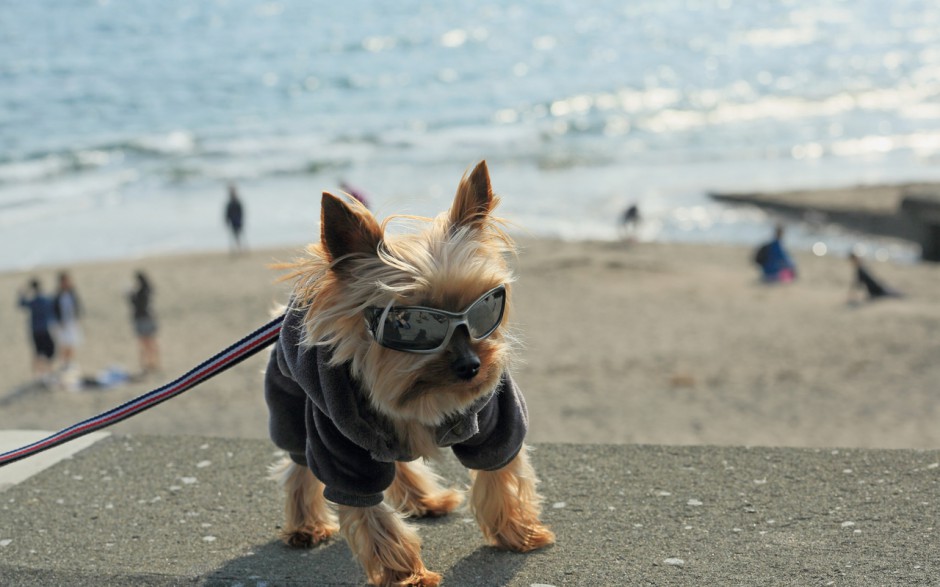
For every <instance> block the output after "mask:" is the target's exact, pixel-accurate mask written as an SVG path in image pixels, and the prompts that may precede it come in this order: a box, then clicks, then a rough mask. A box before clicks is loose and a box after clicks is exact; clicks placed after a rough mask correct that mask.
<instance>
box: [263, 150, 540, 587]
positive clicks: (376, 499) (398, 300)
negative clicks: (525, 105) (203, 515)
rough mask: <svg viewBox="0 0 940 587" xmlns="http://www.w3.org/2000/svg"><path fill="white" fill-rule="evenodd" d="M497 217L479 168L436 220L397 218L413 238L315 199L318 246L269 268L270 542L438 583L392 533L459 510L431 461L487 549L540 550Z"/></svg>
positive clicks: (386, 574) (330, 199) (361, 210)
mask: <svg viewBox="0 0 940 587" xmlns="http://www.w3.org/2000/svg"><path fill="white" fill-rule="evenodd" d="M497 202H498V199H497V198H496V196H494V194H493V191H492V188H491V186H490V177H489V172H488V170H487V167H486V162H485V161H484V162H481V163H479V164H478V165H477V166H476V167H475V168H474V169H473V171H471V172H470V173H469V174H468V175H465V176H464V177H463V178H462V179H461V181H460V184H459V186H458V188H457V194H456V197H455V198H454V202H453V205H452V206H451V209H450V210H449V211H447V212H445V213H442V214H440V215H439V216H438V217H437V218H434V219H419V218H413V217H411V220H412V221H414V222H420V223H422V224H423V225H424V228H423V230H421V231H420V232H416V233H406V234H396V235H389V234H387V232H386V228H387V225H388V222H389V220H386V221H385V222H384V223H382V224H379V223H378V222H377V221H376V219H375V218H374V217H373V216H372V214H371V213H370V212H369V210H368V209H367V208H366V207H365V206H364V205H362V204H361V203H359V202H357V201H356V200H355V199H353V198H341V197H337V196H334V195H332V194H329V193H326V192H324V194H323V200H322V212H321V213H322V216H321V235H320V242H319V243H317V244H311V245H309V246H308V247H307V254H306V255H305V256H304V257H303V258H302V259H299V260H297V261H295V262H293V263H289V264H287V265H285V266H284V267H287V268H289V269H290V270H291V272H290V274H289V275H288V276H287V279H293V280H294V288H293V292H292V295H291V299H290V302H289V305H288V308H287V314H286V318H285V321H284V323H283V327H282V329H281V334H280V338H279V340H278V343H277V346H276V347H275V349H274V351H273V352H272V354H271V359H270V362H269V365H268V369H267V371H266V374H265V398H266V401H267V403H268V407H269V409H270V432H271V438H272V440H273V441H274V443H275V444H276V445H277V446H278V447H279V448H281V449H283V450H284V451H285V452H286V453H287V454H288V456H289V458H286V459H284V461H283V462H282V463H281V464H280V465H278V466H276V470H275V471H274V473H275V474H276V476H277V477H278V478H279V480H280V481H281V483H282V485H283V487H284V489H285V492H286V496H287V500H286V506H285V515H286V522H285V524H284V526H283V529H282V538H283V540H284V542H286V543H287V544H289V545H291V546H301V547H310V546H314V545H316V544H319V543H320V542H322V541H324V540H326V539H328V538H329V537H330V536H332V535H333V534H335V533H336V532H337V531H339V532H340V533H341V534H342V535H343V537H345V539H346V541H347V542H348V543H349V547H350V549H351V550H352V552H353V553H354V555H355V557H356V559H357V560H358V561H359V563H360V564H361V565H362V567H363V569H364V570H365V573H366V575H367V577H368V579H369V581H370V582H371V583H373V584H374V585H383V586H384V585H421V586H428V585H438V584H439V583H440V580H441V576H440V575H439V574H438V573H435V572H432V571H429V570H428V569H427V568H426V567H425V566H424V563H423V562H422V560H421V540H420V538H419V537H418V535H417V533H416V531H415V529H414V528H413V527H412V526H411V525H409V524H408V523H406V522H405V521H404V519H403V518H404V517H405V516H408V517H422V516H442V515H445V514H447V513H449V512H451V511H453V510H454V509H456V508H457V507H458V506H459V505H460V504H461V502H462V501H463V496H462V494H461V492H459V491H457V490H455V489H452V488H446V487H444V486H443V481H442V479H441V478H440V477H439V476H438V475H437V474H435V473H434V472H433V471H432V470H431V468H430V467H429V465H428V464H426V462H425V461H426V460H433V459H434V458H435V457H438V456H440V454H441V449H442V448H447V447H449V448H450V449H451V450H452V451H453V452H454V455H455V456H456V457H457V459H458V460H459V461H460V462H461V463H462V464H463V465H464V466H465V467H467V468H468V469H470V477H471V480H472V481H471V486H470V498H469V505H470V509H471V510H472V512H473V514H474V516H475V517H476V520H477V523H478V524H479V526H480V529H481V530H482V532H483V536H484V537H485V538H486V540H487V541H488V542H489V543H491V544H493V545H495V546H497V547H500V548H504V549H508V550H512V551H517V552H527V551H531V550H534V549H537V548H541V547H543V546H547V545H549V544H552V543H553V542H554V540H555V536H554V534H553V533H552V532H551V530H549V529H548V528H547V527H546V526H545V525H544V524H542V522H541V521H540V520H539V514H540V512H541V502H542V498H541V496H540V495H539V494H538V493H537V492H536V484H537V483H538V480H537V478H536V475H535V471H534V469H533V468H532V465H531V464H530V462H529V458H528V455H527V448H526V445H525V443H524V439H525V434H526V429H527V425H528V416H527V412H526V405H525V400H524V399H523V396H522V394H521V392H520V391H519V389H518V388H517V387H516V385H515V383H514V382H513V379H512V377H511V376H510V374H509V368H510V364H511V358H512V352H513V348H514V346H515V345H514V339H513V337H512V334H511V333H510V332H509V330H508V327H507V326H506V321H507V318H508V314H509V312H508V309H509V298H510V292H511V283H512V281H513V275H512V271H511V270H510V267H509V261H508V257H509V256H510V254H511V253H512V252H513V251H514V245H513V242H512V240H511V239H510V237H509V236H508V235H507V234H506V233H505V232H504V231H503V230H502V228H501V224H502V222H501V221H500V220H499V219H497V218H495V217H494V216H492V212H493V209H494V207H495V206H496V204H497ZM328 502H332V504H335V506H336V508H335V509H336V513H337V514H338V524H337V517H336V516H335V515H334V512H333V508H332V507H331V506H330V505H329V504H328Z"/></svg>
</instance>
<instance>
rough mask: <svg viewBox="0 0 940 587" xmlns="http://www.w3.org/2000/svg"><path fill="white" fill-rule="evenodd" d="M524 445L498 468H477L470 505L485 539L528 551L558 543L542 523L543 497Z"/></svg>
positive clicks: (510, 547)
mask: <svg viewBox="0 0 940 587" xmlns="http://www.w3.org/2000/svg"><path fill="white" fill-rule="evenodd" d="M526 451H527V449H526V447H525V446H523V447H522V450H520V451H519V454H518V455H516V457H515V458H514V459H513V460H512V461H510V462H509V464H508V465H506V466H505V467H503V468H502V469H498V470H496V471H474V472H473V477H474V479H473V486H472V487H471V489H470V508H471V509H472V510H473V513H474V515H475V516H476V519H477V523H478V524H479V525H480V529H481V530H482V531H483V535H484V536H485V537H486V539H487V540H488V541H489V542H490V543H491V544H493V545H494V546H498V547H500V548H505V549H507V550H514V551H516V552H528V551H530V550H535V549H537V548H542V547H543V546H548V545H549V544H552V543H554V542H555V534H553V533H552V531H551V530H549V529H548V527H547V526H545V525H544V524H542V522H541V521H540V520H539V513H541V509H542V507H541V506H542V496H540V495H539V494H538V492H537V491H536V490H535V486H536V484H537V483H538V479H537V478H536V475H535V469H533V468H532V465H531V464H530V463H529V456H528V454H527V452H526Z"/></svg>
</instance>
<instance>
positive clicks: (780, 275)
mask: <svg viewBox="0 0 940 587" xmlns="http://www.w3.org/2000/svg"><path fill="white" fill-rule="evenodd" d="M783 232H784V230H783V225H781V224H778V225H777V226H776V228H775V229H774V238H773V240H771V241H770V242H768V243H765V244H763V245H761V246H760V247H759V248H758V249H757V252H756V253H755V255H754V262H755V263H757V264H758V265H759V266H760V269H761V280H762V281H764V282H765V283H789V282H791V281H793V280H794V279H796V264H795V263H794V262H793V259H791V258H790V255H789V254H788V253H787V251H786V249H784V248H783Z"/></svg>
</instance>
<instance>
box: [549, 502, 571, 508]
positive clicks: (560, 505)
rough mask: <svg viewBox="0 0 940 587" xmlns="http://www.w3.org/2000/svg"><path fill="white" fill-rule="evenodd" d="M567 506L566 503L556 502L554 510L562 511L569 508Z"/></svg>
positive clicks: (553, 506) (553, 505)
mask: <svg viewBox="0 0 940 587" xmlns="http://www.w3.org/2000/svg"><path fill="white" fill-rule="evenodd" d="M567 505H568V504H567V503H566V502H564V501H556V502H555V503H553V504H552V508H554V509H556V510H560V509H562V508H564V507H565V506H567Z"/></svg>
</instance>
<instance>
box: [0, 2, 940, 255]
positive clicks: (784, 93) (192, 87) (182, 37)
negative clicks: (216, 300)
mask: <svg viewBox="0 0 940 587" xmlns="http://www.w3.org/2000/svg"><path fill="white" fill-rule="evenodd" d="M480 159H486V160H487V162H488V164H489V167H490V171H491V175H492V179H493V184H494V188H495V189H496V191H497V192H498V193H499V194H500V195H501V196H502V198H503V202H502V205H501V209H500V213H501V215H503V216H505V217H508V218H509V219H511V220H512V221H513V222H514V224H515V225H516V226H517V227H518V230H519V231H520V232H523V231H524V232H526V233H528V234H533V235H545V236H557V237H562V238H570V239H580V238H600V239H613V238H616V220H617V217H618V216H619V214H620V213H621V211H622V210H623V209H624V208H625V207H626V206H627V205H629V204H631V203H638V204H639V206H640V208H641V211H642V213H643V216H644V219H645V222H644V224H643V229H642V232H641V237H642V238H644V239H650V240H656V239H659V240H682V241H692V242H732V243H755V242H757V241H759V240H761V239H763V238H765V237H766V236H767V235H768V234H769V223H770V222H771V220H770V219H768V218H767V217H766V216H765V215H764V214H762V213H760V212H758V211H755V210H748V209H739V208H734V209H733V208H726V207H723V206H721V205H718V204H716V203H714V202H711V201H710V200H709V199H708V198H707V196H706V194H707V192H708V191H710V190H731V191H746V190H768V189H770V190H774V189H791V188H811V187H826V186H845V185H854V184H866V183H877V182H899V181H913V180H938V179H940V4H938V3H935V2H927V1H918V0H854V1H835V0H789V1H756V0H754V1H752V0H747V1H744V0H715V1H706V0H631V1H630V2H620V1H617V0H595V1H592V2H579V1H576V0H552V1H544V2H542V1H535V0H517V1H514V2H469V1H453V2H431V1H429V0H402V1H399V2H394V3H392V2H369V1H365V0H347V1H344V2H305V1H300V0H296V1H286V0H285V1H252V0H215V1H212V0H203V1H191V0H135V1H133V2H131V1H118V0H111V1H107V0H98V1H88V0H31V1H29V2H7V3H5V4H4V7H3V10H2V11H0V269H9V268H23V267H30V266H35V265H50V264H51V265H55V264H65V263H72V262H77V261H82V260H88V259H100V258H114V257H128V256H130V257H134V256H146V255H149V254H154V253H164V252H174V251H190V250H207V249H209V250H211V249H224V248H225V247H226V246H227V240H226V233H225V229H224V226H223V223H222V207H223V205H224V202H225V186H226V183H227V182H235V183H236V184H237V185H238V187H239V189H240V191H241V194H242V196H243V198H244V200H245V203H246V209H247V217H248V218H247V226H246V237H247V240H248V243H249V245H251V246H268V245H283V244H288V245H290V244H299V243H303V242H305V241H308V240H311V239H314V238H316V237H317V234H318V219H319V211H318V206H319V194H320V192H321V191H322V190H335V189H337V186H338V183H339V182H340V181H341V180H343V179H345V180H347V181H349V182H350V183H351V184H353V185H355V186H357V187H358V188H360V189H362V190H364V191H366V192H367V193H368V194H369V196H370V198H371V200H372V205H373V209H374V210H375V211H376V213H377V214H378V215H380V216H385V215H388V214H391V213H399V212H406V213H412V214H421V215H433V214H435V213H437V212H438V211H440V210H442V209H443V208H445V207H446V206H447V205H448V203H449V200H450V198H451V196H452V195H453V192H454V188H455V187H456V184H457V181H458V179H459V177H460V175H461V174H462V173H463V172H464V171H465V170H466V169H467V168H468V167H470V166H471V165H473V164H474V163H475V162H476V161H478V160H480ZM790 238H791V239H792V244H793V246H794V247H810V246H812V244H814V243H816V242H825V243H827V244H828V245H829V250H831V251H838V250H841V249H845V248H847V247H849V246H851V245H852V244H853V243H855V242H857V241H858V240H863V241H864V242H865V243H866V244H868V245H870V246H871V247H872V250H877V251H878V253H879V254H880V255H883V256H887V257H897V258H909V257H912V256H913V255H914V252H913V251H912V249H911V247H909V246H904V245H902V244H899V243H893V242H888V241H877V240H873V239H866V238H865V237H862V236H860V235H852V234H846V233H844V232H841V231H839V230H837V229H835V228H832V227H825V226H822V227H820V226H794V227H793V229H792V230H791V232H790Z"/></svg>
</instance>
